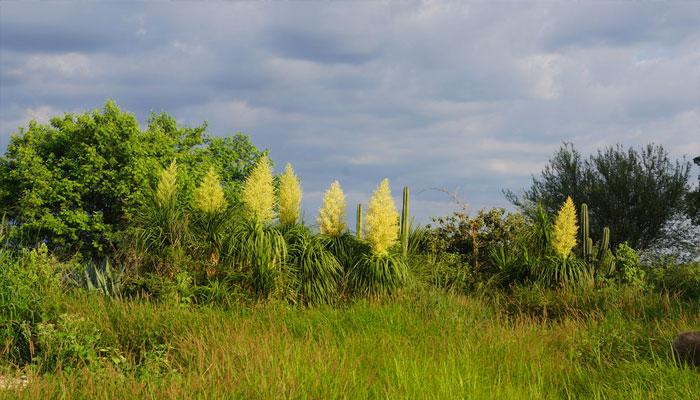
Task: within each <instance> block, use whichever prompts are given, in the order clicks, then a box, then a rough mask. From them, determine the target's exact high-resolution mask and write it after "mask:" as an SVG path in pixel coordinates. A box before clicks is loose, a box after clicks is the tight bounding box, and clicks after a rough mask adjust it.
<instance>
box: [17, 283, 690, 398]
mask: <svg viewBox="0 0 700 400" xmlns="http://www.w3.org/2000/svg"><path fill="white" fill-rule="evenodd" d="M52 300H54V301H55V306H56V307H57V308H58V309H60V314H59V315H60V318H59V321H63V322H60V323H59V324H58V326H57V329H58V330H60V331H61V332H62V335H61V341H62V343H60V344H59V343H56V345H57V346H58V347H57V348H53V349H49V350H47V351H46V353H45V354H44V355H43V359H40V360H39V361H37V362H36V363H35V364H34V365H32V366H31V367H28V368H25V369H23V370H22V371H18V370H15V369H11V368H8V369H7V370H6V371H5V375H8V376H17V375H18V374H26V375H27V378H28V381H29V383H28V385H27V387H26V388H25V389H23V390H5V391H4V392H3V396H7V397H8V398H28V399H29V398H32V399H35V398H65V399H72V398H134V399H140V398H222V399H224V398H266V399H267V398H269V399H273V398H274V399H277V398H299V399H306V398H342V399H354V398H368V399H372V398H392V399H394V398H474V399H501V398H508V399H511V398H522V399H526V398H527V399H552V398H587V399H588V398H590V399H595V398H600V399H617V398H619V399H623V398H624V399H642V398H643V399H647V398H654V399H680V398H684V399H692V398H698V393H700V380H698V372H697V371H695V370H693V369H690V368H687V367H680V368H679V367H677V366H676V365H675V364H674V363H673V361H672V360H671V358H670V357H669V356H668V352H669V349H670V340H671V339H672V338H673V336H674V335H675V333H677V332H678V331H680V330H684V329H688V328H695V329H698V328H700V312H699V311H700V310H699V309H698V308H699V306H698V305H697V302H693V303H689V302H686V301H683V300H680V299H678V298H672V297H668V296H665V295H659V294H653V293H642V292H640V291H639V290H636V289H629V288H626V289H617V290H609V291H592V290H571V289H558V290H551V289H541V288H536V287H534V288H533V287H530V288H515V289H514V290H513V292H511V293H508V294H507V295H506V294H482V295H474V296H464V295H453V294H448V293H445V292H444V291H441V290H435V289H428V290H424V289H418V288H414V289H411V290H408V289H407V290H405V291H403V292H402V293H401V294H398V295H396V296H395V297H393V298H391V299H387V300H383V301H369V300H356V301H352V302H349V303H347V304H343V305H339V306H322V307H317V308H299V307H294V306H290V305H289V304H287V303H281V302H271V303H266V304H259V305H255V306H245V307H233V308H228V307H227V308H220V307H193V306H183V305H182V304H175V303H156V302H153V301H150V300H145V299H129V300H120V301H116V300H110V299H109V298H105V297H103V296H99V295H96V294H85V293H82V294H75V295H73V296H71V297H68V298H65V297H62V298H56V299H52Z"/></svg>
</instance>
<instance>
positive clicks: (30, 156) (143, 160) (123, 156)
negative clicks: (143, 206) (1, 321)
mask: <svg viewBox="0 0 700 400" xmlns="http://www.w3.org/2000/svg"><path fill="white" fill-rule="evenodd" d="M206 128H207V125H206V123H205V124H203V125H202V126H199V127H194V128H189V127H178V126H177V124H176V122H175V120H174V119H173V118H172V117H171V116H169V115H167V114H165V113H162V114H158V115H156V114H153V115H152V117H151V118H150V119H149V121H148V126H147V128H146V129H145V130H142V129H141V128H140V127H139V125H138V122H137V121H136V118H134V116H133V115H132V114H129V113H127V112H122V111H121V110H120V109H119V107H117V105H116V104H115V103H114V102H111V101H110V102H107V103H106V104H105V106H104V108H103V109H102V110H95V111H92V112H86V113H85V114H82V115H73V114H65V115H64V116H62V117H54V118H52V119H51V122H50V124H49V125H41V124H37V123H36V122H33V121H32V122H31V123H30V124H29V127H28V128H26V129H25V128H19V132H18V133H17V134H16V135H14V136H13V137H12V139H11V140H10V143H9V144H8V147H7V152H6V153H5V155H4V156H3V157H1V158H0V214H5V215H6V216H7V217H8V219H9V221H10V223H11V225H12V226H13V227H14V228H16V229H13V230H11V231H10V232H9V233H8V235H9V238H8V239H9V241H10V243H12V244H14V245H17V246H31V245H35V244H37V243H46V245H47V246H48V247H49V249H51V250H52V251H54V252H56V253H58V254H61V255H72V254H74V253H76V252H83V253H87V254H92V255H97V254H102V253H110V252H113V251H114V249H115V247H116V246H117V245H118V243H117V242H118V241H119V240H121V237H122V236H123V234H124V233H125V231H126V230H127V228H128V226H129V221H130V218H131V217H132V215H133V213H134V212H135V210H136V208H137V207H138V203H139V201H140V200H142V198H143V197H144V191H145V190H147V189H148V188H149V186H150V185H151V184H152V182H154V181H155V179H156V177H157V174H158V173H159V172H160V170H162V168H163V167H165V166H167V165H168V164H169V163H170V162H171V161H172V160H174V159H176V160H177V161H178V163H179V166H180V169H181V172H182V173H181V179H180V183H179V185H180V186H181V188H182V190H183V193H186V194H187V193H188V194H190V195H191V193H192V191H193V189H194V187H195V186H196V185H197V184H198V183H199V181H200V179H201V177H202V176H203V175H204V174H205V173H206V172H207V170H208V169H209V168H212V167H213V168H214V169H215V170H216V172H217V173H218V174H219V177H220V179H221V182H222V184H223V189H224V190H225V191H226V193H227V195H228V196H229V197H230V198H235V197H236V193H237V192H238V190H239V188H240V185H241V182H242V181H243V179H244V178H245V177H246V176H247V175H248V173H249V172H250V169H251V168H252V166H253V164H254V163H255V161H256V160H257V159H258V158H259V157H260V156H261V155H262V153H261V152H260V151H258V150H257V149H256V148H255V146H254V145H253V144H252V143H251V142H250V141H249V139H248V137H246V136H244V135H241V134H237V135H233V136H228V137H217V136H211V135H207V134H205V133H204V132H205V131H206Z"/></svg>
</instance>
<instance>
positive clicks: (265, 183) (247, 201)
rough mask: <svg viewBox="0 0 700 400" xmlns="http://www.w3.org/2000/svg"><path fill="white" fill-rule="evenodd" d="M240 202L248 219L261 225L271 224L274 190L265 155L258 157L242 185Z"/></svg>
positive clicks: (273, 214) (268, 162)
mask: <svg viewBox="0 0 700 400" xmlns="http://www.w3.org/2000/svg"><path fill="white" fill-rule="evenodd" d="M241 200H242V201H243V208H244V210H245V213H246V216H247V218H248V219H250V220H253V219H255V220H258V221H260V222H261V223H263V224H268V223H270V222H272V219H273V218H274V217H275V211H274V210H275V189H274V186H273V184H272V168H271V167H270V161H269V160H268V158H267V156H266V155H264V156H262V157H260V159H259V160H258V163H257V164H256V165H255V168H253V171H252V172H251V173H250V176H248V178H247V179H246V181H245V183H244V184H243V190H242V192H241Z"/></svg>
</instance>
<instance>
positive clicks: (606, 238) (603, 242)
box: [598, 226, 610, 260]
mask: <svg viewBox="0 0 700 400" xmlns="http://www.w3.org/2000/svg"><path fill="white" fill-rule="evenodd" d="M609 245H610V228H608V227H607V226H606V227H605V228H603V238H602V239H600V249H598V259H599V260H602V258H603V254H605V252H606V251H607V250H608V246H609Z"/></svg>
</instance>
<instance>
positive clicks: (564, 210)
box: [552, 197, 578, 259]
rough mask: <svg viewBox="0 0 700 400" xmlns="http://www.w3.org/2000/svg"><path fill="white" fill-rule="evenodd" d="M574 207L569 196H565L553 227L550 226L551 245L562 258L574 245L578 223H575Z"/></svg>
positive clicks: (567, 254) (565, 256)
mask: <svg viewBox="0 0 700 400" xmlns="http://www.w3.org/2000/svg"><path fill="white" fill-rule="evenodd" d="M576 221H577V217H576V208H575V207H574V202H573V201H572V200H571V197H567V198H566V202H564V205H563V206H562V207H561V209H560V210H559V213H558V214H557V217H556V219H555V220H554V227H553V228H552V247H553V248H554V250H555V251H556V252H557V254H559V255H560V256H561V257H562V258H564V259H565V258H567V257H568V256H569V254H570V253H571V249H573V248H574V247H575V246H576V236H577V234H578V225H576Z"/></svg>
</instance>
